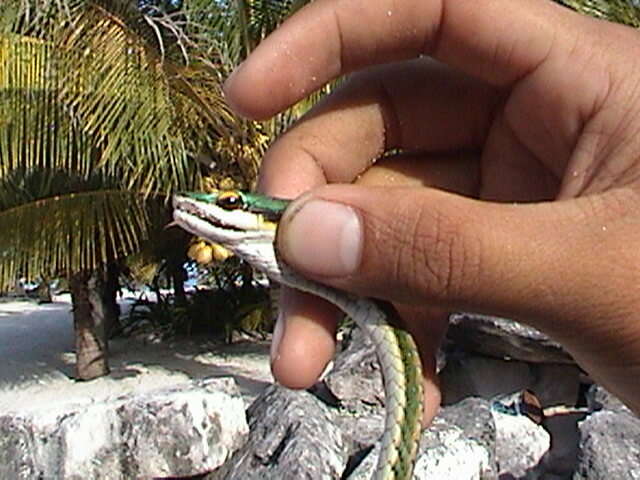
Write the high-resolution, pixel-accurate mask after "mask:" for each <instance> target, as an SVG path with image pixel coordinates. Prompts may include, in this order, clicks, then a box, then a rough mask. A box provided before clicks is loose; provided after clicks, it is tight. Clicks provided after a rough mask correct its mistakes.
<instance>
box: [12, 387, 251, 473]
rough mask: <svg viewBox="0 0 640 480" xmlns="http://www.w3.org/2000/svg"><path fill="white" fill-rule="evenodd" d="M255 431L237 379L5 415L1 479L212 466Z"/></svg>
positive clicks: (179, 470)
mask: <svg viewBox="0 0 640 480" xmlns="http://www.w3.org/2000/svg"><path fill="white" fill-rule="evenodd" d="M247 433H248V427H247V423H246V417H245V412H244V403H243V400H242V397H241V396H240V393H239V392H238V389H237V387H236V385H235V382H234V381H233V380H232V379H230V378H219V379H210V380H205V381H199V382H193V383H191V384H186V385H181V386H176V387H171V388H163V389H158V390H154V391H150V392H146V393H144V394H140V395H136V394H130V395H124V396H121V397H118V398H110V399H105V400H104V401H98V402H95V403H80V402H76V403H61V404H59V405H57V406H56V407H55V408H51V409H43V410H34V411H29V412H27V413H22V414H20V413H14V414H6V415H4V416H1V417H0V478H7V479H9V478H11V479H33V478H46V479H49V478H51V479H54V478H55V479H74V480H76V479H87V478H100V479H106V480H126V479H131V478H154V477H163V476H190V475H195V474H198V473H204V472H206V471H210V470H212V469H214V468H216V467H218V466H219V465H221V464H222V463H224V461H225V460H226V459H227V458H228V457H229V456H230V455H231V452H233V450H235V449H236V448H238V447H239V446H240V445H241V444H242V443H243V442H244V439H245V437H246V435H247Z"/></svg>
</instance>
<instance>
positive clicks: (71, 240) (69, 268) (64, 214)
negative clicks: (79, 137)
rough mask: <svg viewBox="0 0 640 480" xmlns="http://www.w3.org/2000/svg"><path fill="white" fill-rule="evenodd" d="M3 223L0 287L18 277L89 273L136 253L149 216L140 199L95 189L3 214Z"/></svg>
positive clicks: (19, 207) (19, 206) (21, 206)
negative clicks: (91, 270) (115, 259)
mask: <svg viewBox="0 0 640 480" xmlns="http://www.w3.org/2000/svg"><path fill="white" fill-rule="evenodd" d="M0 223H1V224H2V226H3V228H2V229H1V230H0V245H2V250H1V251H0V285H10V284H12V283H13V282H14V281H15V279H16V278H17V277H18V276H25V277H28V278H34V277H37V276H41V275H48V276H51V277H54V276H60V275H65V274H67V273H69V272H80V271H83V270H90V269H93V268H95V267H96V266H98V265H101V264H105V263H106V262H107V261H110V260H113V259H114V258H119V257H121V256H123V255H127V254H129V253H132V252H134V251H136V250H137V249H138V247H139V244H140V241H141V240H143V239H144V238H145V237H146V229H147V215H146V210H145V208H144V202H143V201H142V199H141V197H140V196H139V195H135V194H133V193H131V192H123V191H118V190H93V191H84V192H78V193H68V194H64V195H56V196H52V197H48V198H43V199H39V200H35V201H32V202H30V203H23V204H21V205H18V206H16V207H13V208H9V209H5V210H3V211H1V212H0Z"/></svg>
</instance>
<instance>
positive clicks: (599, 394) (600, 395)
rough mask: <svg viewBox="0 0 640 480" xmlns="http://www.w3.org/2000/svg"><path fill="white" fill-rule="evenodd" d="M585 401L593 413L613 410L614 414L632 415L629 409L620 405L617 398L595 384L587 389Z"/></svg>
mask: <svg viewBox="0 0 640 480" xmlns="http://www.w3.org/2000/svg"><path fill="white" fill-rule="evenodd" d="M586 399H587V405H588V406H589V408H590V409H591V410H593V411H597V410H613V411H616V412H627V413H629V414H631V415H633V413H632V412H631V410H630V409H629V407H627V406H626V405H625V404H624V403H622V401H621V400H620V399H619V398H618V397H616V396H615V395H614V394H613V393H611V392H609V391H608V390H607V389H605V388H604V387H602V386H600V385H598V384H596V383H594V384H593V385H591V387H589V390H588V391H587V394H586Z"/></svg>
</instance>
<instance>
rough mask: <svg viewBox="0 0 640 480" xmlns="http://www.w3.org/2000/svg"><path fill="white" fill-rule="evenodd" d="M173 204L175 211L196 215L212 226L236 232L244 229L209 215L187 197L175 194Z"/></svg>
mask: <svg viewBox="0 0 640 480" xmlns="http://www.w3.org/2000/svg"><path fill="white" fill-rule="evenodd" d="M173 204H174V208H175V210H176V212H182V213H185V214H187V215H191V216H193V217H196V218H198V219H200V220H202V221H204V222H207V223H209V224H210V225H211V226H212V227H215V228H220V229H223V230H227V231H233V232H238V233H241V232H244V231H245V230H244V229H243V228H240V227H238V226H236V225H233V224H230V223H226V222H223V221H222V220H221V219H220V218H218V217H215V216H213V215H211V214H210V213H208V212H207V211H206V210H205V209H204V208H202V207H201V206H200V205H198V204H197V203H194V202H193V201H191V200H190V199H189V198H187V197H177V196H176V197H174V200H173Z"/></svg>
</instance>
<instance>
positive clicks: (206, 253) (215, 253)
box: [187, 240, 233, 265]
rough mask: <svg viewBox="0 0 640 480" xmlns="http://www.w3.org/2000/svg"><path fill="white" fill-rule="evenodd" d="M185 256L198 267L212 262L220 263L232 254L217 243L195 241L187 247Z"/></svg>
mask: <svg viewBox="0 0 640 480" xmlns="http://www.w3.org/2000/svg"><path fill="white" fill-rule="evenodd" d="M187 255H188V256H189V258H190V259H192V260H194V261H196V262H198V263H199V264H200V265H207V264H209V263H211V262H213V261H216V262H222V261H223V260H226V259H227V258H229V257H230V256H231V255H233V253H232V252H231V251H230V250H228V249H226V248H225V247H223V246H222V245H218V244H217V243H209V242H206V241H204V240H196V241H195V242H194V243H192V244H191V246H190V247H189V250H188V251H187Z"/></svg>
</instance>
